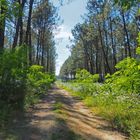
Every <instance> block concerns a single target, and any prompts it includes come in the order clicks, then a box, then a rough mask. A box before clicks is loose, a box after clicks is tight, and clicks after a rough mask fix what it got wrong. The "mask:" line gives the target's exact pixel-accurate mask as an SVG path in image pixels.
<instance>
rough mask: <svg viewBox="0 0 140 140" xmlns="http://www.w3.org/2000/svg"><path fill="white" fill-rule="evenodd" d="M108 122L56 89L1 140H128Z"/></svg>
mask: <svg viewBox="0 0 140 140" xmlns="http://www.w3.org/2000/svg"><path fill="white" fill-rule="evenodd" d="M125 139H126V137H125V136H123V135H122V134H121V133H119V132H117V131H113V130H112V129H111V127H110V126H109V124H108V122H106V121H105V120H103V119H102V118H100V117H97V116H94V115H93V113H92V112H91V111H90V110H89V109H88V108H87V107H86V106H85V105H84V104H83V103H82V102H81V101H80V100H78V99H76V98H75V97H72V96H71V95H70V94H69V93H68V92H67V91H65V90H63V89H59V88H57V87H54V88H53V89H51V90H49V92H48V94H47V95H44V97H43V98H42V99H41V100H40V102H39V103H38V104H37V105H35V106H34V108H33V109H31V111H29V112H27V113H25V114H24V117H22V118H20V119H18V120H17V119H15V120H13V123H12V124H11V125H10V126H9V127H7V129H5V131H2V132H1V133H0V140H125Z"/></svg>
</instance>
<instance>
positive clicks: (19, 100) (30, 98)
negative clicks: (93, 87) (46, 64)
mask: <svg viewBox="0 0 140 140" xmlns="http://www.w3.org/2000/svg"><path fill="white" fill-rule="evenodd" d="M43 70H44V68H43V67H42V66H39V65H32V66H30V67H29V66H28V61H27V48H26V46H21V47H20V46H18V47H16V48H15V49H12V50H11V49H5V50H3V51H2V52H1V54H0V116H1V117H0V121H2V120H3V119H4V120H5V119H6V118H7V117H6V115H9V114H10V112H11V111H12V110H17V109H19V110H21V109H25V108H27V107H29V106H30V105H33V104H34V103H36V102H37V101H38V99H39V97H40V94H42V93H45V92H46V91H47V89H48V88H49V87H50V85H51V83H52V82H54V81H55V76H54V75H51V74H47V73H45V72H44V71H43ZM8 113H9V114H8Z"/></svg>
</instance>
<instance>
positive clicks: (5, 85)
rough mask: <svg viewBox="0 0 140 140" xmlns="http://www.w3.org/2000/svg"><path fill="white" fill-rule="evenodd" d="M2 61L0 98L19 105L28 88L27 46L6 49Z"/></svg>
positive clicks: (0, 60) (0, 57) (0, 58)
mask: <svg viewBox="0 0 140 140" xmlns="http://www.w3.org/2000/svg"><path fill="white" fill-rule="evenodd" d="M0 62H1V63H0V99H1V100H4V101H5V102H7V103H10V102H13V104H15V105H17V104H18V105H19V104H20V103H21V102H22V100H23V98H24V94H25V90H26V73H27V70H26V69H27V64H26V62H27V60H26V47H25V46H23V47H19V48H17V49H15V50H5V51H4V52H3V53H2V54H1V55H0ZM19 93H20V94H19Z"/></svg>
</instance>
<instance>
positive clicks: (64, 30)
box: [54, 25, 72, 39]
mask: <svg viewBox="0 0 140 140" xmlns="http://www.w3.org/2000/svg"><path fill="white" fill-rule="evenodd" d="M54 36H55V39H69V38H72V33H71V30H70V29H69V28H68V27H66V26H65V25H61V26H59V27H58V28H57V29H56V30H55V31H54Z"/></svg>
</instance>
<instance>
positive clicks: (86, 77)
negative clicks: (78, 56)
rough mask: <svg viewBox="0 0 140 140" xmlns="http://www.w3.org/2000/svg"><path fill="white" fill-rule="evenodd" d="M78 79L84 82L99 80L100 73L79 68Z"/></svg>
mask: <svg viewBox="0 0 140 140" xmlns="http://www.w3.org/2000/svg"><path fill="white" fill-rule="evenodd" d="M76 80H77V81H79V82H83V83H90V82H91V83H92V82H97V81H98V80H99V74H95V75H92V74H90V73H89V72H88V71H87V70H85V69H83V70H78V71H77V73H76Z"/></svg>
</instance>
